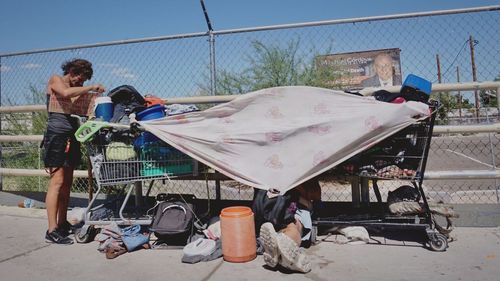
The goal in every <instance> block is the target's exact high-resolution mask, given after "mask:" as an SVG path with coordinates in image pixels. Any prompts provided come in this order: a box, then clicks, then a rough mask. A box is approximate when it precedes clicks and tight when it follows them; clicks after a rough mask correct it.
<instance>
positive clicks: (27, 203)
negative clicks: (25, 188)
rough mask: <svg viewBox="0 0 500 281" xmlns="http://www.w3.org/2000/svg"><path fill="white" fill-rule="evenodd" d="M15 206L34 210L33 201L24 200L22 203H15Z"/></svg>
mask: <svg viewBox="0 0 500 281" xmlns="http://www.w3.org/2000/svg"><path fill="white" fill-rule="evenodd" d="M17 206H18V207H20V208H34V207H35V201H33V200H32V199H28V198H27V199H24V200H23V201H20V202H19V203H17Z"/></svg>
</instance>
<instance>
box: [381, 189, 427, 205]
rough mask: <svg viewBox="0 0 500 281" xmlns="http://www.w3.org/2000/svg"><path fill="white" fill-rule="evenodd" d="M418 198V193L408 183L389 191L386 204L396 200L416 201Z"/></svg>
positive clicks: (396, 201)
mask: <svg viewBox="0 0 500 281" xmlns="http://www.w3.org/2000/svg"><path fill="white" fill-rule="evenodd" d="M419 200H420V193H419V192H418V190H417V189H416V188H414V187H412V186H409V185H402V186H400V187H398V188H397V189H395V190H394V191H389V194H388V195H387V204H388V205H390V204H392V203H398V202H418V201H419Z"/></svg>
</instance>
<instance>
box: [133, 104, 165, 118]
mask: <svg viewBox="0 0 500 281" xmlns="http://www.w3.org/2000/svg"><path fill="white" fill-rule="evenodd" d="M163 117H165V107H164V106H163V105H161V104H156V105H153V106H151V107H148V108H146V109H144V110H143V111H141V112H139V113H137V114H136V118H137V120H138V121H146V120H153V119H159V118H163Z"/></svg>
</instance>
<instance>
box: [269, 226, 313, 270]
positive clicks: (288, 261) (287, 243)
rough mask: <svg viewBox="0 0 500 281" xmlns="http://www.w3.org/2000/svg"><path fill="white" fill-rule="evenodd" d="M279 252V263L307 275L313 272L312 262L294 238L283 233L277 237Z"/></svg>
mask: <svg viewBox="0 0 500 281" xmlns="http://www.w3.org/2000/svg"><path fill="white" fill-rule="evenodd" d="M277 243H278V250H279V253H280V255H281V259H280V260H279V263H280V264H281V265H282V266H283V267H285V268H288V269H290V270H293V271H298V272H303V273H307V272H309V271H311V260H310V258H309V256H308V255H307V254H306V253H305V251H304V249H303V248H300V247H299V246H298V245H297V243H295V241H293V240H292V238H290V237H288V236H286V235H285V234H283V233H279V234H278V237H277Z"/></svg>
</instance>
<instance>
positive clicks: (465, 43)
mask: <svg viewBox="0 0 500 281" xmlns="http://www.w3.org/2000/svg"><path fill="white" fill-rule="evenodd" d="M469 41H470V39H467V40H465V42H464V44H463V45H462V47H460V50H459V51H458V53H457V55H456V56H455V58H454V59H453V61H452V62H451V63H450V65H449V66H448V68H446V70H445V71H444V72H443V73H442V74H441V76H442V77H444V76H445V75H446V73H448V71H449V70H450V69H451V68H452V67H453V66H454V64H455V62H456V61H457V59H458V56H460V54H461V53H462V51H463V50H464V47H465V46H466V45H467V43H469ZM472 43H473V44H474V46H476V45H477V44H479V41H478V40H472ZM437 81H438V80H435V81H433V82H432V83H436V82H437Z"/></svg>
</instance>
